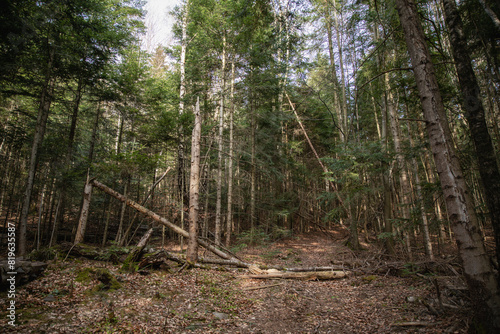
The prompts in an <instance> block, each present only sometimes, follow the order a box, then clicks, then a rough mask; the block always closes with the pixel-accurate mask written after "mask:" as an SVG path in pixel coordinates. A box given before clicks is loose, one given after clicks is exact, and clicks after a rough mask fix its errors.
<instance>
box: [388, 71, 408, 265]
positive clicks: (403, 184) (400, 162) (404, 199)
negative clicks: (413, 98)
mask: <svg viewBox="0 0 500 334" xmlns="http://www.w3.org/2000/svg"><path fill="white" fill-rule="evenodd" d="M385 89H386V94H387V98H386V107H387V114H388V117H389V124H390V128H391V133H392V143H393V145H394V151H395V152H396V162H397V167H398V168H397V169H398V171H399V186H400V189H401V196H400V204H401V211H400V212H401V213H402V216H403V217H402V218H403V219H404V220H405V221H406V222H408V223H409V221H410V218H411V216H410V203H411V200H410V192H411V189H410V182H409V180H408V173H407V172H406V166H405V161H404V157H403V152H402V149H401V135H400V133H399V123H398V122H399V118H398V115H397V112H396V106H395V105H394V97H393V95H392V92H391V87H390V85H389V74H388V73H386V74H385ZM407 225H410V224H407ZM404 233H405V234H407V233H408V231H407V230H406V231H404ZM406 249H407V251H408V256H409V258H410V259H411V258H412V251H411V245H410V240H409V238H406Z"/></svg>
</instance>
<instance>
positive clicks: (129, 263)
mask: <svg viewBox="0 0 500 334" xmlns="http://www.w3.org/2000/svg"><path fill="white" fill-rule="evenodd" d="M153 232H154V228H150V229H149V231H147V232H146V234H144V236H143V237H142V238H141V240H140V241H139V243H138V244H137V246H136V247H135V248H134V249H133V250H132V251H131V252H130V254H129V255H128V256H127V258H126V259H125V261H123V265H122V269H121V270H123V271H128V270H132V269H133V264H134V263H135V262H138V261H139V260H140V259H141V257H142V253H143V251H144V248H145V247H146V245H147V244H148V241H149V239H150V238H151V236H152V235H153Z"/></svg>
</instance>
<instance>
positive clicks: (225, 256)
mask: <svg viewBox="0 0 500 334" xmlns="http://www.w3.org/2000/svg"><path fill="white" fill-rule="evenodd" d="M90 183H91V184H92V185H93V186H95V187H97V188H99V189H100V190H102V191H104V192H105V193H107V194H108V195H111V196H113V197H114V198H116V199H118V200H119V201H121V202H124V203H125V204H126V205H128V206H130V207H131V208H134V209H135V210H137V211H139V212H142V213H143V214H145V215H147V216H148V217H150V218H151V219H153V220H154V221H155V222H156V223H159V224H161V225H164V226H166V227H168V228H170V229H171V230H172V231H174V232H175V233H177V234H180V235H182V236H183V237H186V238H188V237H189V233H188V232H187V231H185V230H184V229H182V228H180V227H179V226H177V225H175V224H173V223H171V222H170V221H169V220H168V219H166V218H164V217H161V216H160V215H158V214H157V213H155V212H153V211H151V210H149V209H147V208H145V207H143V206H142V205H140V204H138V203H136V202H134V201H132V200H131V199H129V198H127V197H125V196H123V195H122V194H120V193H118V192H116V191H114V190H113V189H111V188H109V187H108V186H106V185H104V184H102V183H101V182H99V181H97V180H96V179H92V180H90ZM89 200H90V199H89ZM198 243H199V244H200V245H201V246H203V247H205V248H206V249H207V250H209V251H211V252H212V253H214V254H215V255H217V256H219V257H221V258H223V259H226V260H228V261H230V262H231V263H234V265H238V266H242V267H249V266H250V264H249V263H244V262H243V261H241V260H239V259H237V258H235V257H234V256H231V255H229V254H227V253H225V252H223V251H221V250H220V249H218V248H217V247H215V246H214V245H212V244H211V243H210V242H208V241H206V240H202V239H198Z"/></svg>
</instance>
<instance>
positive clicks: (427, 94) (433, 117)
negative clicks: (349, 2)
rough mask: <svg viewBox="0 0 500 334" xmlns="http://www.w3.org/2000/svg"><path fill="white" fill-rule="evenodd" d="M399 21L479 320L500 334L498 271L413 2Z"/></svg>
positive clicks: (401, 5)
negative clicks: (457, 158) (471, 200)
mask: <svg viewBox="0 0 500 334" xmlns="http://www.w3.org/2000/svg"><path fill="white" fill-rule="evenodd" d="M396 7H397V10H398V13H399V18H400V23H401V26H402V27H403V30H404V33H405V39H406V45H407V48H408V52H409V54H410V58H411V62H412V66H413V72H414V75H415V80H416V83H417V88H418V91H419V95H420V101H421V103H422V108H423V112H424V118H425V120H426V122H427V124H426V125H427V133H428V136H429V142H430V146H431V150H432V153H433V155H434V160H435V162H436V168H437V170H438V175H439V179H440V181H441V187H442V190H443V194H444V198H445V201H446V206H447V211H448V218H449V219H450V222H451V224H452V228H453V232H454V234H455V238H456V241H457V246H458V250H459V254H460V257H461V259H462V262H463V266H464V274H465V277H466V279H467V283H468V287H469V289H470V292H471V296H472V302H473V304H474V309H475V311H476V316H477V320H478V321H479V322H480V323H481V324H480V325H482V326H484V328H488V329H489V332H495V331H496V332H498V331H499V330H500V294H499V290H498V284H497V279H496V277H495V273H494V271H493V268H492V266H491V263H490V261H489V258H488V255H487V254H486V251H485V248H484V245H483V242H482V239H481V235H480V233H479V229H478V226H477V224H474V221H473V220H472V219H471V212H469V208H468V206H467V203H466V196H467V195H466V189H465V188H464V186H463V183H462V182H461V181H460V180H459V179H460V178H462V179H463V176H462V171H461V168H460V166H457V164H456V163H454V161H453V156H454V155H455V152H454V148H453V147H452V146H451V145H452V138H451V136H450V134H449V133H448V132H447V131H446V129H445V127H446V122H447V121H446V119H443V116H444V114H445V113H444V105H443V102H442V99H441V94H440V92H439V87H438V84H437V79H436V75H435V72H434V66H433V64H432V61H431V56H430V52H429V49H428V46H427V44H426V43H427V42H426V40H425V35H424V32H423V28H422V26H421V24H420V21H419V16H418V12H417V8H416V6H415V4H414V2H413V1H412V0H396Z"/></svg>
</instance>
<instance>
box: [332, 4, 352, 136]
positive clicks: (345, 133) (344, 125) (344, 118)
mask: <svg viewBox="0 0 500 334" xmlns="http://www.w3.org/2000/svg"><path fill="white" fill-rule="evenodd" d="M333 10H334V12H333V23H334V25H335V32H336V34H337V47H338V50H339V68H340V81H341V82H340V89H341V92H342V108H341V110H342V111H341V113H342V117H341V119H342V125H341V128H342V129H343V137H344V142H345V141H347V137H348V131H349V129H348V127H347V95H346V91H345V71H344V53H343V51H342V38H341V36H340V27H339V22H338V15H337V3H336V0H333Z"/></svg>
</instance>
